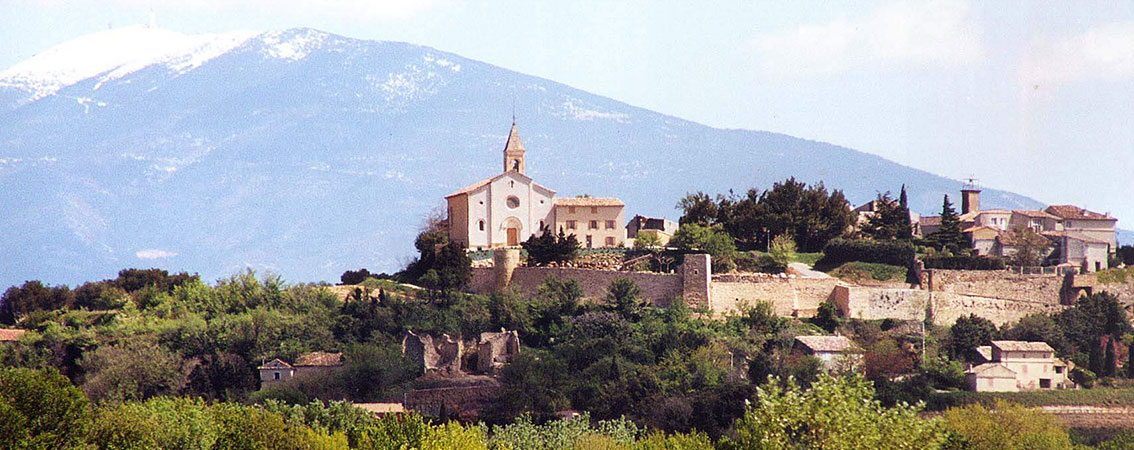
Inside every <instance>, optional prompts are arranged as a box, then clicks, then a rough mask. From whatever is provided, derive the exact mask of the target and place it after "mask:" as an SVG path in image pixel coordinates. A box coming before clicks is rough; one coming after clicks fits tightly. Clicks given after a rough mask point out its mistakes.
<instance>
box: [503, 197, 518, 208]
mask: <svg viewBox="0 0 1134 450" xmlns="http://www.w3.org/2000/svg"><path fill="white" fill-rule="evenodd" d="M505 203H506V204H507V205H508V207H509V208H512V209H516V208H519V207H520V199H519V198H517V197H516V196H515V195H510V196H508V199H507V200H506V201H505Z"/></svg>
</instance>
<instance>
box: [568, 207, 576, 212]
mask: <svg viewBox="0 0 1134 450" xmlns="http://www.w3.org/2000/svg"><path fill="white" fill-rule="evenodd" d="M567 212H568V213H570V214H575V207H574V206H568V207H567Z"/></svg>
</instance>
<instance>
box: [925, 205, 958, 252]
mask: <svg viewBox="0 0 1134 450" xmlns="http://www.w3.org/2000/svg"><path fill="white" fill-rule="evenodd" d="M929 240H930V242H932V243H933V246H934V247H936V248H937V249H938V250H946V249H948V250H949V251H953V252H956V251H957V250H960V249H961V248H962V246H963V245H964V242H965V236H964V235H963V234H961V219H960V217H958V216H957V210H955V209H953V203H951V202H949V195H948V194H946V195H945V201H944V202H942V205H941V229H939V230H937V231H936V232H934V233H933V234H932V235H930V236H929Z"/></svg>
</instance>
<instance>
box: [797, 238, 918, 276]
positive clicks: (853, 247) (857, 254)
mask: <svg viewBox="0 0 1134 450" xmlns="http://www.w3.org/2000/svg"><path fill="white" fill-rule="evenodd" d="M914 256H915V253H914V247H913V244H911V243H909V242H908V241H864V240H850V239H832V240H831V242H829V243H828V244H827V247H826V248H824V249H823V257H822V258H820V259H819V261H817V262H816V263H815V266H816V267H817V268H826V269H828V270H829V269H831V268H835V267H838V266H840V265H843V264H844V263H848V262H852V261H859V262H868V263H881V264H889V265H892V266H900V267H910V265H911V264H913V261H914ZM820 270H823V269H820Z"/></svg>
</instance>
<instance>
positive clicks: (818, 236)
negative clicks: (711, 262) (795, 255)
mask: <svg viewBox="0 0 1134 450" xmlns="http://www.w3.org/2000/svg"><path fill="white" fill-rule="evenodd" d="M677 208H678V209H681V210H682V212H683V215H682V216H681V220H680V223H681V225H686V224H697V225H702V226H712V225H720V226H721V228H722V229H723V230H724V231H725V232H726V233H728V235H729V236H731V237H732V238H733V240H735V241H736V244H737V246H738V247H740V248H741V249H744V250H755V249H765V250H766V249H770V248H771V238H772V237H773V236H781V235H787V236H792V237H793V238H794V239H795V242H796V246H797V247H798V248H799V249H800V250H803V251H806V252H817V251H820V250H822V249H823V247H824V246H825V245H826V244H827V242H828V241H830V240H831V239H833V238H836V237H839V236H842V235H843V234H844V232H845V231H846V230H847V229H848V228H849V227H851V226H852V225H854V223H855V221H856V220H857V217H856V214H855V213H854V211H853V210H852V209H851V207H850V204H849V203H848V202H847V200H846V197H845V196H844V195H843V193H842V191H839V190H835V191H833V192H830V193H828V192H827V188H826V187H824V186H823V184H822V183H819V184H815V185H810V186H808V185H807V184H805V183H803V182H800V181H796V180H795V178H789V179H787V180H784V181H782V182H778V183H775V184H774V185H773V186H772V189H770V190H767V191H764V192H760V191H759V190H757V189H749V190H748V191H747V192H746V193H745V194H744V195H743V196H737V195H733V194H731V193H730V194H729V195H728V196H724V195H718V196H717V197H716V199H715V200H713V199H712V198H710V197H709V195H708V194H705V193H703V192H697V193H692V194H688V195H686V196H685V198H682V199H681V200H680V201H679V202H678V203H677Z"/></svg>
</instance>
